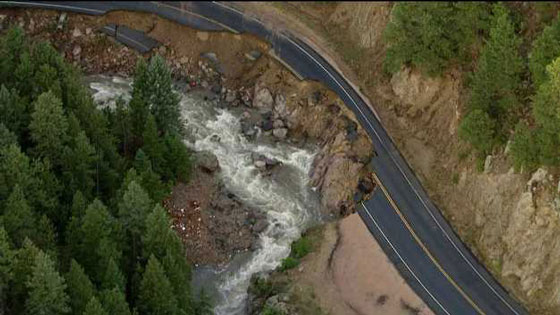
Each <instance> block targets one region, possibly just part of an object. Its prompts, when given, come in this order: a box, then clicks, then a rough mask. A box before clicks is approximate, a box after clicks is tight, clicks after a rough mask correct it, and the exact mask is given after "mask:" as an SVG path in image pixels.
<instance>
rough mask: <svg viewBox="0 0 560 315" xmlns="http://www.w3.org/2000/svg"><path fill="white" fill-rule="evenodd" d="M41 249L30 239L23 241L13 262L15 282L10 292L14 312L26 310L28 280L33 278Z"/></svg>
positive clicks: (10, 305)
mask: <svg viewBox="0 0 560 315" xmlns="http://www.w3.org/2000/svg"><path fill="white" fill-rule="evenodd" d="M39 251H40V249H38V248H37V246H35V245H34V244H33V242H31V241H30V240H29V239H25V240H24V241H23V246H22V247H21V248H20V249H18V250H17V251H16V254H15V258H14V263H13V265H12V266H13V268H12V271H13V282H12V285H11V287H10V291H9V292H8V301H9V308H10V310H11V312H12V313H14V314H22V313H23V312H24V302H25V301H26V300H27V296H28V289H27V282H28V281H29V280H30V278H31V274H32V271H33V266H34V263H35V258H36V257H37V255H38V253H39Z"/></svg>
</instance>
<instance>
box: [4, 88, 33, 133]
mask: <svg viewBox="0 0 560 315" xmlns="http://www.w3.org/2000/svg"><path fill="white" fill-rule="evenodd" d="M0 113H2V115H1V116H0V123H3V124H4V125H5V126H6V127H7V128H8V129H9V130H10V131H12V132H13V133H14V134H16V135H17V137H18V138H19V139H21V140H24V139H25V137H26V136H27V134H26V132H25V129H26V128H27V126H28V125H29V113H28V112H27V104H26V102H25V101H24V100H23V99H22V98H21V97H20V96H19V95H18V92H17V90H15V89H11V90H8V89H7V88H6V87H5V86H4V85H2V86H0Z"/></svg>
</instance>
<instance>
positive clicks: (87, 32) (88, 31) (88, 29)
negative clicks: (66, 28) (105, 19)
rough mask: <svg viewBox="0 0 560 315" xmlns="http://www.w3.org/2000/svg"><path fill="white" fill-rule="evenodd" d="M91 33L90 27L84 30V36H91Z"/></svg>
mask: <svg viewBox="0 0 560 315" xmlns="http://www.w3.org/2000/svg"><path fill="white" fill-rule="evenodd" d="M91 32H92V30H91V27H87V28H86V35H91Z"/></svg>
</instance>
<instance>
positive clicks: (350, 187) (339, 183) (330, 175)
mask: <svg viewBox="0 0 560 315" xmlns="http://www.w3.org/2000/svg"><path fill="white" fill-rule="evenodd" d="M350 151H351V146H350V143H349V141H348V140H347V139H346V137H345V135H344V134H343V133H339V134H338V135H337V136H336V137H335V138H334V140H332V141H329V142H328V143H327V144H326V145H325V146H324V147H323V148H322V149H321V152H320V153H319V154H318V155H317V157H316V159H315V162H314V167H313V171H312V173H311V185H313V186H314V187H317V188H318V189H319V190H320V191H321V196H322V197H321V205H322V206H323V209H324V210H325V212H326V213H334V214H339V215H345V214H348V213H349V212H350V211H351V209H352V201H351V199H350V198H349V197H351V196H352V195H353V194H354V192H355V191H356V188H355V187H356V185H357V183H358V180H359V178H360V173H361V170H362V169H363V167H364V165H363V164H362V163H359V162H358V161H354V160H352V159H351V158H350V157H349V156H348V152H350ZM349 183H351V184H349ZM354 183H356V184H354Z"/></svg>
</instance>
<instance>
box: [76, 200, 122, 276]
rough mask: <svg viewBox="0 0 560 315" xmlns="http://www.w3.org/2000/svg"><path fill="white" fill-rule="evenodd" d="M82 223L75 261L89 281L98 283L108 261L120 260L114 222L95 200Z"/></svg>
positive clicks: (101, 204)
mask: <svg viewBox="0 0 560 315" xmlns="http://www.w3.org/2000/svg"><path fill="white" fill-rule="evenodd" d="M82 222H83V223H82V227H81V234H82V240H81V244H80V254H79V256H78V257H79V259H77V260H78V262H79V263H80V264H81V265H82V266H83V267H84V269H85V270H86V271H87V272H88V273H89V275H90V277H91V279H92V280H93V281H94V282H95V283H100V282H102V280H103V276H104V274H105V271H106V266H107V264H108V262H109V260H110V259H111V258H112V259H113V260H115V261H119V260H120V258H121V251H120V248H119V242H118V238H117V235H116V233H117V231H116V229H117V226H116V222H115V220H114V218H113V217H112V216H111V215H110V214H109V211H108V210H107V208H106V207H105V206H104V205H103V203H102V202H101V201H99V200H97V199H96V200H94V201H93V203H92V204H91V205H90V206H89V207H88V208H87V210H86V213H85V215H84V218H83V220H82Z"/></svg>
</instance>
